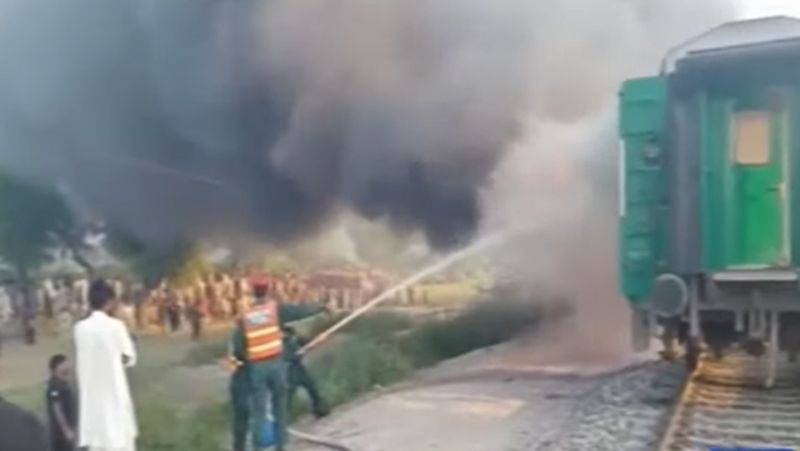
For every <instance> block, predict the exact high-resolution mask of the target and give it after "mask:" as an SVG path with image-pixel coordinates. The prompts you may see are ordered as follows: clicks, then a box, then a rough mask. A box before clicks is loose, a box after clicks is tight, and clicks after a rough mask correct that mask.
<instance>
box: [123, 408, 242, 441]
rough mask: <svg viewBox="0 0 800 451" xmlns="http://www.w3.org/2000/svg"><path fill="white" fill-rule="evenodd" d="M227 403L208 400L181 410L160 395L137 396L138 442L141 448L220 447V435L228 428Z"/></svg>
mask: <svg viewBox="0 0 800 451" xmlns="http://www.w3.org/2000/svg"><path fill="white" fill-rule="evenodd" d="M227 409H228V406H227V404H226V403H224V402H219V403H214V404H208V405H204V406H201V407H199V408H198V409H196V410H194V411H192V412H184V413H181V411H180V410H179V409H177V408H176V407H174V406H170V405H169V404H168V403H167V402H165V401H164V400H163V399H158V398H149V399H144V400H138V401H137V404H136V410H137V417H138V419H139V433H140V434H139V435H140V438H139V443H138V449H139V450H141V451H178V450H188V451H220V449H221V446H220V445H221V443H222V441H221V437H223V436H224V435H225V434H226V432H227V424H228V411H227Z"/></svg>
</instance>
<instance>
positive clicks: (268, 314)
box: [242, 301, 283, 362]
mask: <svg viewBox="0 0 800 451" xmlns="http://www.w3.org/2000/svg"><path fill="white" fill-rule="evenodd" d="M242 325H243V327H244V336H245V342H246V343H247V361H248V362H259V361H262V360H268V359H272V358H274V357H278V356H280V355H281V352H283V334H282V333H281V327H280V321H279V318H278V303H277V302H275V301H267V302H266V303H265V304H262V305H256V306H253V307H252V308H251V309H250V311H248V312H247V313H245V314H244V317H243V318H242Z"/></svg>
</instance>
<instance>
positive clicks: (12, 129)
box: [0, 0, 528, 247]
mask: <svg viewBox="0 0 800 451" xmlns="http://www.w3.org/2000/svg"><path fill="white" fill-rule="evenodd" d="M489 4H497V5H500V4H507V5H506V6H509V5H510V6H513V5H515V4H520V2H519V1H516V0H514V1H510V0H502V1H497V2H494V1H493V2H461V1H455V0H440V1H425V0H404V1H366V0H348V1H342V2H327V1H324V2H321V1H316V0H314V1H306V0H291V1H288V0H271V1H270V0H113V1H109V0H69V1H64V0H0V165H3V166H4V167H5V168H10V169H11V170H13V171H15V172H17V173H19V174H24V175H25V176H27V177H32V178H35V179H37V180H39V181H41V182H43V183H52V184H59V185H62V186H67V187H68V188H69V192H71V193H74V195H76V196H78V197H79V198H80V201H81V203H85V204H87V205H90V206H91V207H92V208H93V209H95V210H97V212H99V214H100V215H101V216H102V217H104V218H105V219H106V220H107V221H109V222H110V223H113V224H115V225H116V226H118V227H119V226H121V227H125V228H127V229H128V230H129V231H130V232H133V233H135V234H136V235H138V236H139V237H140V238H143V239H147V240H151V241H153V242H171V241H174V240H176V239H186V238H197V237H202V236H208V235H212V234H219V235H225V234H237V233H252V234H257V235H258V236H261V237H264V238H265V239H274V240H283V239H290V238H294V237H298V236H302V235H304V234H306V233H311V232H314V231H315V230H316V229H317V228H318V227H320V226H321V225H323V224H324V223H325V221H326V219H327V218H329V217H330V216H331V215H332V214H333V213H335V212H337V211H340V210H342V209H352V210H355V211H356V212H358V213H360V214H362V215H364V216H367V217H370V218H383V219H387V220H389V221H391V222H392V223H393V224H395V225H397V226H400V227H404V228H421V229H422V230H424V231H425V233H426V236H427V237H428V239H429V242H430V243H431V244H432V245H434V246H437V247H447V246H450V245H453V244H456V243H458V242H460V241H462V240H463V239H466V238H468V237H469V236H470V235H472V233H473V232H474V231H475V229H476V227H477V225H478V223H479V221H480V205H479V201H478V199H479V191H480V189H481V187H482V186H483V184H484V183H485V181H486V180H487V178H488V177H489V175H490V174H491V172H492V170H493V169H494V167H495V165H496V163H497V162H498V160H499V159H500V158H501V156H502V154H503V151H504V149H505V148H506V146H507V145H508V143H509V142H511V141H513V139H514V138H515V137H516V135H517V133H518V121H519V117H520V115H521V111H522V110H523V109H524V105H525V102H526V96H525V89H524V87H525V86H526V85H527V83H528V82H527V80H526V78H527V72H526V71H525V70H523V69H524V67H526V66H527V64H528V63H525V64H524V65H523V64H521V63H520V58H521V57H523V56H524V54H525V52H524V51H523V50H524V49H523V48H522V46H524V45H525V43H526V42H528V39H527V36H526V33H527V32H526V31H525V28H524V27H523V26H520V25H521V24H522V23H523V22H522V20H523V19H522V18H518V19H514V15H513V14H510V13H509V12H500V10H499V9H497V8H495V7H494V6H489ZM514 20H517V21H519V23H512V22H514Z"/></svg>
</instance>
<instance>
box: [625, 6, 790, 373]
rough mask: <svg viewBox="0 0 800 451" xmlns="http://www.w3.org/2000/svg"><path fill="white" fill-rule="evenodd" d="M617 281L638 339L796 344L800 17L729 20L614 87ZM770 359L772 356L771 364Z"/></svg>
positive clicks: (693, 356) (719, 346) (691, 346)
mask: <svg viewBox="0 0 800 451" xmlns="http://www.w3.org/2000/svg"><path fill="white" fill-rule="evenodd" d="M619 112H620V115H619V135H620V142H621V145H620V197H621V198H620V223H619V224H620V227H619V230H620V241H619V242H620V246H619V284H620V288H621V291H622V293H623V294H624V295H625V296H626V297H627V299H628V300H629V302H630V305H631V307H632V309H633V311H634V341H635V343H636V346H637V348H638V349H642V348H644V347H645V346H646V345H647V344H648V343H649V341H650V337H651V336H653V335H654V334H655V333H656V330H659V331H660V332H659V335H660V336H661V338H662V340H663V342H664V345H665V347H666V348H667V349H666V350H667V352H670V351H672V348H673V346H674V345H675V340H676V339H680V341H681V342H682V343H684V345H685V346H686V353H685V355H686V356H687V359H688V362H689V364H690V365H695V364H696V361H697V356H698V354H699V352H700V349H701V347H708V348H709V349H711V350H712V351H714V352H715V353H717V354H720V355H721V354H722V353H723V352H724V351H725V350H726V349H728V348H730V347H731V346H733V345H741V346H743V347H744V348H745V349H747V350H749V351H750V352H751V353H753V354H756V355H761V354H763V353H766V354H767V355H769V356H770V357H771V359H770V361H771V362H774V361H775V357H776V356H777V354H778V352H779V351H781V350H783V351H788V353H789V355H790V357H791V358H795V357H796V356H797V354H798V352H799V351H800V280H799V278H798V272H799V271H798V269H799V268H800V20H796V19H792V18H787V17H775V18H767V19H759V20H751V21H744V22H734V23H729V24H725V25H722V26H720V27H718V28H715V29H713V30H711V31H709V32H707V33H705V34H703V35H701V36H699V37H697V38H696V39H693V40H691V41H689V42H688V43H686V44H683V45H681V46H678V47H676V48H674V49H673V50H672V51H671V52H670V53H669V54H668V55H667V57H665V59H664V64H663V66H662V71H661V73H660V74H659V75H658V76H654V77H648V78H638V79H632V80H628V81H626V82H625V83H624V84H623V86H622V89H621V92H620V98H619ZM773 366H774V365H773Z"/></svg>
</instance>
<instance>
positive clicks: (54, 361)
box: [47, 354, 67, 373]
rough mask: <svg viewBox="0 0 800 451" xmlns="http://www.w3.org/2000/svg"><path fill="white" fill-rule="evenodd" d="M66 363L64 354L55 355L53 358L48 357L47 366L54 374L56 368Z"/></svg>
mask: <svg viewBox="0 0 800 451" xmlns="http://www.w3.org/2000/svg"><path fill="white" fill-rule="evenodd" d="M66 361H67V356H65V355H64V354H56V355H54V356H53V357H50V363H48V364H47V366H48V367H49V368H50V372H51V373H53V372H55V370H56V368H58V367H59V365H61V364H62V363H64V362H66Z"/></svg>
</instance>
